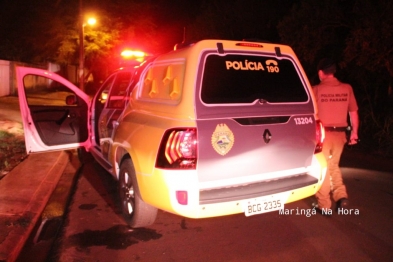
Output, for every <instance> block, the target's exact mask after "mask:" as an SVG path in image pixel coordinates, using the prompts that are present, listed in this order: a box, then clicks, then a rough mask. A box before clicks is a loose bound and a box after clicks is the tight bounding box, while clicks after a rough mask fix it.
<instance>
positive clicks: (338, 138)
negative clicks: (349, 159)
mask: <svg viewBox="0 0 393 262" xmlns="http://www.w3.org/2000/svg"><path fill="white" fill-rule="evenodd" d="M346 142H347V139H346V135H345V132H335V131H333V132H331V131H327V132H326V136H325V140H324V142H323V149H322V152H323V154H324V155H325V158H326V161H327V172H326V176H325V179H324V181H323V182H322V186H321V188H320V189H319V191H318V192H317V193H316V195H315V196H316V198H317V200H318V207H319V208H323V209H325V208H327V209H330V208H332V202H331V195H330V193H332V197H333V200H334V201H335V202H337V201H338V200H340V199H341V198H348V195H347V190H346V188H345V185H344V183H343V178H342V174H341V170H340V167H339V163H340V158H341V154H342V152H343V149H344V145H345V143H346Z"/></svg>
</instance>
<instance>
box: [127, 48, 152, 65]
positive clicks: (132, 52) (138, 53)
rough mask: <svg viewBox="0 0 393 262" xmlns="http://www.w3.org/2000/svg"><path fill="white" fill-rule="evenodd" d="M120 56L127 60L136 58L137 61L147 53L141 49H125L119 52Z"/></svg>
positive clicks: (141, 60)
mask: <svg viewBox="0 0 393 262" xmlns="http://www.w3.org/2000/svg"><path fill="white" fill-rule="evenodd" d="M121 56H122V57H123V58H124V59H127V60H136V61H138V62H143V61H144V60H145V58H146V57H147V54H146V53H145V52H142V51H137V50H129V49H125V50H123V51H122V52H121Z"/></svg>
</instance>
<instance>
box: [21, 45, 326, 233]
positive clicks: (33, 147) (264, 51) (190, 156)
mask: <svg viewBox="0 0 393 262" xmlns="http://www.w3.org/2000/svg"><path fill="white" fill-rule="evenodd" d="M17 80H18V89H19V97H20V103H21V112H22V117H23V124H24V129H25V138H26V148H27V151H28V153H32V152H42V151H50V150H63V149H70V148H84V149H85V150H86V151H89V152H90V153H91V154H92V155H93V156H94V158H95V159H96V160H97V162H99V163H100V164H101V165H102V166H103V167H104V168H105V169H106V170H108V172H110V173H111V174H112V175H113V176H114V177H115V178H116V179H118V180H119V194H120V198H121V201H122V208H123V214H124V218H125V220H126V221H127V223H128V224H129V225H130V226H131V227H145V226H148V225H151V224H152V223H153V222H154V220H155V218H156V214H157V209H162V210H165V211H168V212H172V213H174V214H178V215H181V216H185V217H191V218H204V217H214V216H223V215H229V214H236V213H244V214H245V215H246V216H251V215H256V214H261V213H264V212H271V211H275V210H280V209H283V208H284V205H285V204H286V203H289V202H293V201H297V200H299V199H302V198H306V197H309V196H311V195H313V194H315V193H316V192H317V191H318V189H319V187H320V185H321V183H322V181H323V178H324V176H325V173H326V161H325V159H324V156H323V155H322V152H321V150H322V143H323V135H324V130H323V126H322V124H321V123H320V121H319V120H318V117H317V108H316V104H315V102H314V97H313V92H312V90H311V86H310V84H309V81H308V79H307V77H306V74H305V73H304V70H303V68H302V66H301V65H300V62H299V61H298V59H297V57H296V55H295V54H294V52H293V50H292V49H291V48H290V47H288V46H285V45H280V44H269V43H256V42H245V41H227V40H203V41H200V42H197V43H193V44H191V45H188V46H184V47H183V48H177V50H174V51H171V52H168V53H166V54H162V55H159V56H157V57H154V58H152V59H150V60H148V61H145V62H144V63H143V64H142V65H141V66H139V67H137V68H128V69H127V68H123V69H119V70H117V71H116V72H115V73H113V74H112V75H110V76H109V78H108V79H107V80H106V81H105V82H104V84H103V85H102V87H101V88H100V89H99V91H98V92H97V94H96V95H95V97H94V98H93V100H92V101H89V98H88V96H87V95H86V94H84V93H83V92H81V91H80V90H79V89H78V88H77V87H76V86H74V85H73V84H71V83H70V82H68V81H67V80H65V79H64V78H62V77H60V76H58V75H56V74H55V73H52V72H48V71H46V70H40V69H34V68H26V67H18V68H17Z"/></svg>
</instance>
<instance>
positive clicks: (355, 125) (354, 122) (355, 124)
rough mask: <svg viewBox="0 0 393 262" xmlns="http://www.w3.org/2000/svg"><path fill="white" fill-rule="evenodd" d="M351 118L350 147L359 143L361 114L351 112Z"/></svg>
mask: <svg viewBox="0 0 393 262" xmlns="http://www.w3.org/2000/svg"><path fill="white" fill-rule="evenodd" d="M349 117H350V119H351V126H352V130H351V136H350V138H349V143H348V144H350V145H354V144H356V143H357V142H358V141H357V140H358V129H359V114H358V111H352V112H349Z"/></svg>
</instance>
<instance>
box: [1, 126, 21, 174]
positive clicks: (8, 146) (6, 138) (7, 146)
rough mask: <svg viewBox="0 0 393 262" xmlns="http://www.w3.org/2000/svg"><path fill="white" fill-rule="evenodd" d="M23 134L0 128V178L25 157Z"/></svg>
mask: <svg viewBox="0 0 393 262" xmlns="http://www.w3.org/2000/svg"><path fill="white" fill-rule="evenodd" d="M26 156H27V154H26V147H25V142H24V138H23V136H17V135H14V134H11V133H8V132H6V131H2V130H0V178H2V177H3V176H4V175H6V174H7V173H9V172H10V171H11V170H12V169H13V168H14V167H15V166H17V165H18V164H19V163H20V162H22V161H23V160H24V159H25V158H26Z"/></svg>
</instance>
